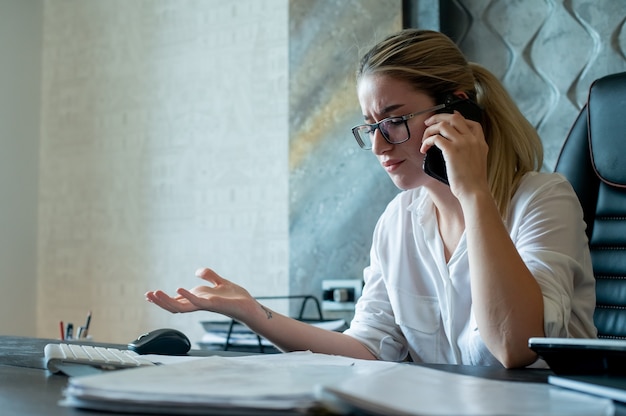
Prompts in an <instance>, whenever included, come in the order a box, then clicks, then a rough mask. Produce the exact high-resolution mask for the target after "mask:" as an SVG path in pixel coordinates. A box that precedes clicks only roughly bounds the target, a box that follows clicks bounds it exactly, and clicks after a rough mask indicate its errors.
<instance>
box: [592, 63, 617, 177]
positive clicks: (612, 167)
mask: <svg viewBox="0 0 626 416" xmlns="http://www.w3.org/2000/svg"><path fill="white" fill-rule="evenodd" d="M587 116H588V120H587V123H588V126H589V146H590V151H591V160H592V163H593V167H594V170H595V171H596V173H597V175H598V176H599V178H600V179H601V180H602V181H603V182H606V183H607V184H609V185H613V186H619V187H626V72H622V73H617V74H612V75H608V76H605V77H603V78H599V79H597V80H596V81H594V83H593V84H592V85H591V87H590V89H589V100H588V112H587Z"/></svg>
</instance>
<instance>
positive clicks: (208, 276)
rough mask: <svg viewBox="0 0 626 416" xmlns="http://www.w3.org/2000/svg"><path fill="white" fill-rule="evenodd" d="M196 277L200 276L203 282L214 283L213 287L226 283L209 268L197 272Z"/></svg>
mask: <svg viewBox="0 0 626 416" xmlns="http://www.w3.org/2000/svg"><path fill="white" fill-rule="evenodd" d="M196 276H198V277H199V278H201V279H202V280H206V281H207V282H209V283H212V284H213V286H219V285H221V284H223V283H224V282H225V279H223V278H222V277H221V276H220V275H218V274H217V273H215V272H214V271H213V270H211V269H207V268H202V269H198V270H196Z"/></svg>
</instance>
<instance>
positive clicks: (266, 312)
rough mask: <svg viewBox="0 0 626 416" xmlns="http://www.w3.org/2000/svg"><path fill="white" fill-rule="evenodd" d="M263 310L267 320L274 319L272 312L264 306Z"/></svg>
mask: <svg viewBox="0 0 626 416" xmlns="http://www.w3.org/2000/svg"><path fill="white" fill-rule="evenodd" d="M261 309H263V310H264V311H265V316H267V319H272V311H270V310H269V309H267V308H266V307H265V306H263V305H261Z"/></svg>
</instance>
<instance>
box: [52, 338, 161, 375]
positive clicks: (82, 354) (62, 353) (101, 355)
mask: <svg viewBox="0 0 626 416" xmlns="http://www.w3.org/2000/svg"><path fill="white" fill-rule="evenodd" d="M44 357H45V360H46V367H47V368H48V370H50V371H51V372H53V373H58V372H60V371H62V370H61V368H60V367H61V366H62V365H63V364H80V365H89V366H92V367H96V368H101V369H105V370H116V369H121V368H131V367H141V366H152V365H155V363H153V362H152V361H150V360H148V359H146V358H144V357H142V356H141V355H139V354H137V353H136V352H134V351H130V350H121V349H117V348H105V347H94V346H91V345H81V344H70V343H59V344H48V345H46V346H45V347H44Z"/></svg>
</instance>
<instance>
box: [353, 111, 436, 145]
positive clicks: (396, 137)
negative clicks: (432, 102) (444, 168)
mask: <svg viewBox="0 0 626 416" xmlns="http://www.w3.org/2000/svg"><path fill="white" fill-rule="evenodd" d="M445 106H446V104H439V105H436V106H434V107H431V108H427V109H426V110H422V111H418V112H416V113H411V114H407V115H405V116H401V117H388V118H386V119H384V120H380V121H379V122H378V123H374V124H361V125H359V126H354V127H352V134H354V138H355V139H356V142H357V143H358V144H359V146H361V148H362V149H364V150H369V149H371V148H372V138H373V137H374V133H376V129H379V130H380V132H381V134H382V135H383V137H384V139H385V140H386V141H387V143H389V144H400V143H404V142H406V141H407V140H409V139H410V138H411V131H410V130H409V125H408V123H407V120H410V119H412V118H413V117H417V116H419V115H421V114H426V113H432V112H433V111H437V110H441V109H442V108H445Z"/></svg>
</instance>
